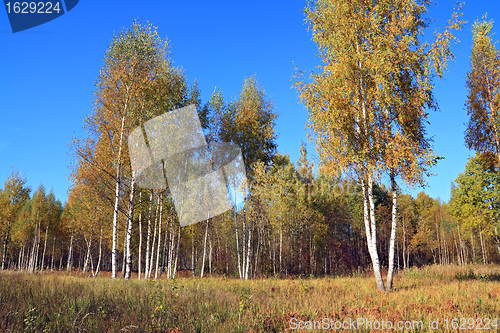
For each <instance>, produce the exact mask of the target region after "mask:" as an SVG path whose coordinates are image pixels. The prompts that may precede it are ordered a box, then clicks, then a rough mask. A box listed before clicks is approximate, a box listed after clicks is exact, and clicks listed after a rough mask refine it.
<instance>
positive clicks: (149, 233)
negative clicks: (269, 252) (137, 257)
mask: <svg viewBox="0 0 500 333" xmlns="http://www.w3.org/2000/svg"><path fill="white" fill-rule="evenodd" d="M152 209H153V190H151V191H150V192H149V214H148V234H147V237H146V262H145V264H146V267H145V270H144V278H146V279H147V278H148V271H149V255H150V254H149V253H150V242H151V216H152V213H153V212H152Z"/></svg>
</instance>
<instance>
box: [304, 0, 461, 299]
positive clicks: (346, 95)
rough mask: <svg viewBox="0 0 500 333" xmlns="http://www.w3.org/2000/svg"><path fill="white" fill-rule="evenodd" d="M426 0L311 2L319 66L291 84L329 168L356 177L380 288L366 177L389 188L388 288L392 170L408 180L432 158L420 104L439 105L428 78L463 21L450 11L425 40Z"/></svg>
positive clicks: (439, 68) (437, 71)
mask: <svg viewBox="0 0 500 333" xmlns="http://www.w3.org/2000/svg"><path fill="white" fill-rule="evenodd" d="M429 3H430V1H427V0H422V1H402V0H401V1H390V0H385V1H365V0H357V1H346V0H334V1H327V0H318V1H313V2H312V3H311V4H309V5H308V6H307V8H306V19H307V21H308V23H309V28H310V29H311V30H312V32H313V39H314V41H315V42H316V43H317V45H318V47H319V50H320V57H321V59H322V61H323V65H322V66H321V67H320V69H321V72H320V73H316V74H312V76H311V81H312V82H309V83H308V82H306V80H305V79H304V78H303V77H302V75H301V74H300V73H299V74H298V81H297V82H296V83H295V86H296V87H297V88H298V90H299V92H300V98H301V100H302V102H304V103H305V105H306V107H307V109H308V110H309V122H308V127H309V128H310V129H311V130H312V132H313V133H314V139H315V141H316V145H317V148H318V152H319V156H320V159H321V160H322V162H323V163H324V164H325V168H326V170H328V171H329V172H333V173H335V174H341V173H343V172H346V173H350V174H351V175H356V176H357V177H358V179H359V182H360V184H361V187H362V192H363V206H364V215H363V220H364V223H365V232H366V238H367V244H368V249H369V252H370V257H371V260H372V266H373V271H374V275H375V280H376V284H377V289H378V290H382V291H383V290H386V286H385V285H384V282H383V279H382V275H381V272H380V263H379V255H378V253H377V230H376V228H377V223H376V219H375V206H374V198H373V183H374V181H375V180H376V179H378V178H379V177H381V176H382V175H383V173H384V171H385V172H387V173H388V175H389V178H390V181H391V189H392V192H393V209H392V230H391V246H390V250H389V253H390V255H389V258H390V259H389V274H388V281H387V290H390V289H391V288H392V274H393V273H392V272H393V268H394V266H393V258H394V244H395V236H396V221H397V215H396V212H397V210H396V209H397V207H396V205H397V184H396V177H398V176H399V177H400V178H402V179H403V181H405V182H407V183H410V184H418V183H421V182H422V181H423V176H424V175H425V174H426V173H427V170H428V168H429V167H430V166H432V165H433V164H434V163H435V161H436V156H435V155H433V154H432V150H431V147H430V144H429V138H428V137H426V133H425V127H424V124H425V119H426V117H427V109H429V108H430V109H432V108H436V107H437V103H436V101H435V100H434V97H433V95H432V88H433V86H432V77H433V75H438V76H441V75H442V73H443V71H444V70H445V68H446V62H447V60H449V59H450V58H451V57H452V54H451V52H450V50H449V45H450V42H451V41H452V40H453V39H454V37H453V35H452V34H451V32H450V31H451V30H453V29H457V28H459V27H460V24H461V22H460V21H459V20H458V17H459V15H458V14H456V13H454V14H453V16H452V19H451V20H450V22H449V24H448V26H447V28H446V29H445V31H444V32H443V33H440V34H437V35H436V40H435V42H434V43H433V44H431V45H429V44H427V43H424V44H422V43H421V42H420V40H419V38H420V35H421V33H422V32H423V31H424V29H425V28H426V27H427V26H428V24H427V20H426V18H425V14H426V12H427V7H428V5H429Z"/></svg>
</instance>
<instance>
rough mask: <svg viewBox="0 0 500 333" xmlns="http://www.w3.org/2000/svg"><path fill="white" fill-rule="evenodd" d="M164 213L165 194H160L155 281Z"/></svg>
mask: <svg viewBox="0 0 500 333" xmlns="http://www.w3.org/2000/svg"><path fill="white" fill-rule="evenodd" d="M162 213H163V192H162V193H161V194H160V218H159V221H158V248H157V250H156V270H155V279H157V278H158V266H159V263H160V248H161V220H162Z"/></svg>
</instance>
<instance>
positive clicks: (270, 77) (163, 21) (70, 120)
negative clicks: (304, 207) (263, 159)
mask: <svg viewBox="0 0 500 333" xmlns="http://www.w3.org/2000/svg"><path fill="white" fill-rule="evenodd" d="M453 5H454V1H448V0H446V1H439V2H438V4H437V5H433V6H431V8H430V13H429V14H430V17H432V18H434V19H435V20H436V21H435V23H434V24H433V26H432V27H431V28H430V29H429V31H428V32H429V34H426V36H425V38H426V39H427V40H430V39H431V37H432V32H433V31H434V30H435V29H436V28H439V27H441V28H442V27H444V26H445V24H446V21H447V19H448V18H449V17H450V15H451V12H452V8H453ZM304 6H305V1H295V0H294V1H286V2H285V1H251V2H250V1H248V2H240V1H182V2H181V1H114V0H113V1H111V0H107V1H80V3H79V4H78V5H77V6H76V7H75V8H74V9H73V10H72V11H70V12H69V13H67V14H65V15H63V16H61V17H59V18H57V19H55V20H53V21H50V22H48V23H46V24H43V25H41V26H38V27H35V28H33V29H30V30H26V31H23V32H18V33H15V34H13V33H12V32H11V29H10V25H9V22H8V19H7V14H6V12H5V10H4V9H1V8H0V47H1V52H0V69H1V70H0V156H1V157H0V184H1V185H0V186H2V187H3V182H4V181H5V179H6V178H7V176H8V175H9V174H10V173H11V170H12V168H14V169H16V170H19V171H20V172H21V173H22V174H24V176H25V177H26V178H27V180H28V184H29V185H30V186H31V187H32V188H33V190H34V189H36V187H37V186H38V185H39V184H40V183H42V184H43V185H44V186H45V187H46V188H47V190H50V188H53V189H54V193H55V195H56V197H57V198H58V199H60V200H61V201H65V200H66V198H67V191H68V188H69V186H70V181H69V179H68V176H69V172H70V169H69V165H70V162H71V156H70V155H69V154H68V152H69V150H68V144H69V143H70V141H71V138H72V137H75V136H83V135H84V134H85V132H84V131H83V129H82V126H83V118H84V117H85V115H87V114H89V113H90V112H91V110H92V100H93V91H94V82H95V80H96V77H97V74H98V72H99V69H100V68H101V66H102V64H103V57H104V53H105V51H106V48H107V47H108V45H109V43H110V41H111V39H112V37H113V33H117V32H119V31H120V30H121V29H122V28H124V27H129V26H130V25H131V23H132V21H133V19H134V18H142V19H144V20H145V21H146V20H148V21H150V22H151V23H153V25H155V26H157V27H158V31H159V33H160V35H161V36H162V37H168V39H169V40H170V42H171V45H172V59H173V60H174V62H175V64H176V65H177V66H181V67H183V68H184V69H185V74H186V76H187V78H188V80H189V82H193V81H194V80H195V79H197V80H198V83H199V87H200V88H201V91H202V99H203V102H205V101H206V100H207V99H208V97H209V96H210V93H211V92H212V91H213V89H214V88H215V87H217V88H220V89H221V90H222V91H223V93H224V96H225V97H226V98H227V99H232V98H235V97H236V96H237V93H238V91H239V89H240V87H241V84H242V82H243V79H244V78H245V76H249V75H253V74H256V76H257V77H258V78H259V80H260V82H261V84H262V85H263V86H264V88H265V90H266V92H267V94H268V96H270V97H271V98H272V99H273V101H274V105H275V107H276V110H277V111H278V113H279V118H278V121H277V128H276V129H277V132H278V146H279V151H280V152H282V153H288V154H290V156H291V159H292V161H296V160H297V159H298V156H299V149H300V144H301V141H305V140H306V131H305V129H304V125H305V122H306V119H307V112H306V110H305V109H304V108H303V106H302V105H301V104H299V100H298V97H297V93H296V91H295V90H294V89H292V88H291V85H292V83H293V81H292V79H291V77H292V75H293V74H294V63H295V64H296V65H297V66H298V67H300V68H301V69H312V68H314V67H315V66H316V65H318V64H319V61H318V59H317V57H316V52H317V48H316V45H315V44H314V43H313V42H312V40H311V34H310V33H309V32H308V31H307V28H306V25H305V24H304V15H303V12H302V10H303V8H304ZM499 9H500V5H499V4H498V1H496V0H476V1H470V2H468V3H466V4H465V7H464V10H463V11H464V16H463V18H464V19H465V20H467V21H468V23H467V25H466V26H465V28H464V29H463V30H462V31H461V32H460V33H459V34H458V37H459V39H460V41H461V43H460V44H458V45H454V46H453V52H454V53H455V55H456V60H455V62H454V63H450V65H449V71H448V73H446V75H445V79H444V80H442V81H437V82H436V91H435V92H436V97H437V99H438V101H439V104H440V107H441V111H439V112H432V113H431V115H430V118H429V121H430V125H429V127H428V132H429V134H430V135H432V136H433V137H434V151H435V152H436V153H438V154H440V155H441V156H443V157H444V158H445V159H444V160H441V161H440V162H439V164H438V166H437V167H436V168H435V169H434V173H436V174H437V175H436V176H434V177H431V178H430V179H429V186H428V187H427V188H426V189H425V190H426V192H427V193H428V194H429V195H431V196H433V197H440V198H441V199H442V200H444V201H447V200H448V199H449V196H450V182H451V181H452V180H454V179H455V178H456V176H457V175H458V173H459V172H461V171H462V170H463V169H464V167H465V163H466V161H467V158H468V157H469V156H470V155H471V154H472V153H471V152H469V151H468V150H467V149H466V148H465V147H464V140H463V133H464V130H465V126H464V123H465V122H466V121H467V114H466V111H465V108H464V101H465V99H466V95H467V92H466V89H465V76H466V73H467V70H468V67H469V53H470V48H471V39H472V36H471V32H470V28H471V24H472V22H473V21H474V19H475V18H476V17H479V18H480V17H481V16H482V15H483V13H485V12H488V14H489V18H490V19H493V20H495V21H498V23H496V25H495V26H494V30H495V31H497V32H499V31H500V11H499ZM498 36H499V35H497V38H498V39H500V37H498ZM308 147H309V149H310V151H312V150H313V149H314V146H313V144H312V143H309V144H308ZM419 191H420V189H416V190H413V191H411V193H412V194H415V193H417V192H419Z"/></svg>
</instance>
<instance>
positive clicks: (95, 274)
mask: <svg viewBox="0 0 500 333" xmlns="http://www.w3.org/2000/svg"><path fill="white" fill-rule="evenodd" d="M101 257H102V226H101V235H100V236H99V258H98V259H97V266H96V268H95V273H93V274H94V277H96V276H97V274H98V273H99V267H100V265H101Z"/></svg>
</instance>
